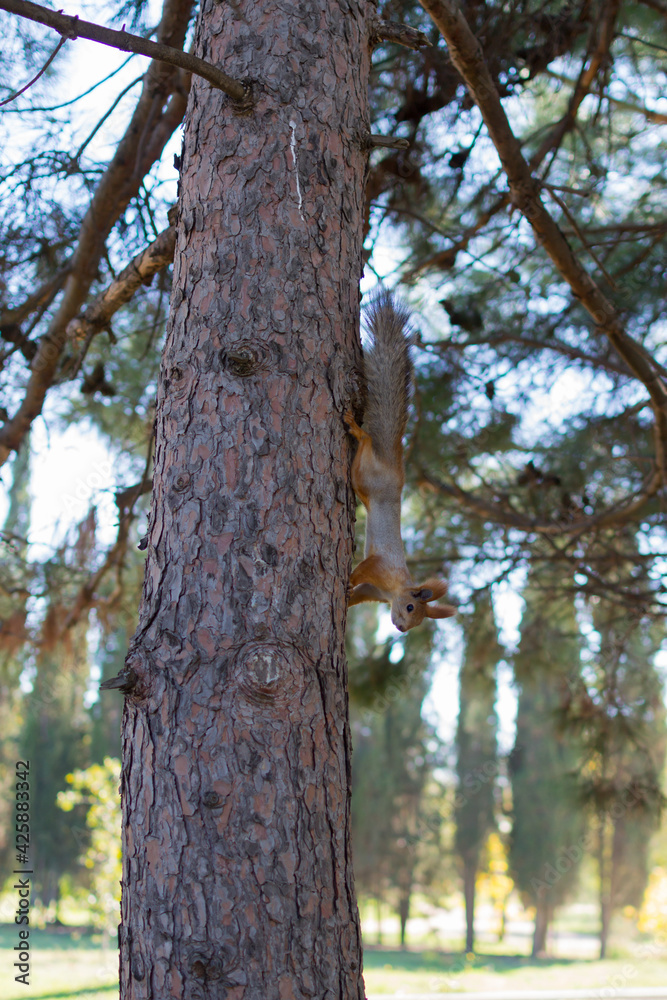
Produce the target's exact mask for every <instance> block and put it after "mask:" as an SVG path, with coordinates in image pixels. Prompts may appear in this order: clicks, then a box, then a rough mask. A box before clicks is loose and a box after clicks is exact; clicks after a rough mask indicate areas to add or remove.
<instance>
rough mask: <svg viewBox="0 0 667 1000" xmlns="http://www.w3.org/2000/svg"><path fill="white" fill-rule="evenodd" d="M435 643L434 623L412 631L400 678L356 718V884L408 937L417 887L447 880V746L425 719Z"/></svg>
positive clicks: (437, 888) (432, 888) (431, 887)
mask: <svg viewBox="0 0 667 1000" xmlns="http://www.w3.org/2000/svg"><path fill="white" fill-rule="evenodd" d="M432 644H433V629H432V628H430V627H427V628H424V629H422V630H419V629H415V630H414V631H412V632H409V633H408V634H407V635H406V636H405V639H404V640H403V649H404V654H403V657H402V658H401V660H400V661H398V665H400V667H401V679H400V680H399V681H395V682H393V684H391V685H389V686H387V685H386V684H384V685H383V687H382V690H383V694H382V696H381V697H379V698H376V699H375V700H374V701H373V702H372V706H373V707H372V708H366V709H365V710H364V711H359V710H357V711H355V712H354V713H353V717H352V734H353V746H354V754H353V758H352V841H353V848H354V859H355V881H356V885H357V889H358V891H359V892H360V893H361V894H362V895H364V896H366V897H369V898H375V899H381V900H387V901H389V902H391V904H392V905H393V906H394V907H395V908H396V910H397V912H398V913H399V916H400V918H401V924H402V935H403V936H404V933H405V921H406V920H407V917H408V913H409V906H410V898H411V895H412V894H413V892H414V891H415V890H416V888H417V887H418V888H419V890H420V891H421V892H425V893H426V894H429V893H431V894H434V895H435V896H436V897H437V896H439V895H440V893H441V892H442V891H443V889H444V887H445V886H446V885H448V878H449V873H448V863H447V859H446V857H445V855H444V845H443V835H444V831H445V818H444V806H445V794H444V790H443V788H442V787H441V786H440V785H439V784H438V782H437V781H436V779H435V776H434V770H435V769H436V768H437V766H438V765H439V764H440V763H441V748H440V744H439V741H438V738H437V736H436V733H435V730H434V728H433V726H431V725H429V724H428V723H427V722H425V721H424V719H423V718H422V702H423V699H424V696H425V694H426V691H427V688H428V670H429V659H430V654H431V650H432ZM395 645H397V644H395ZM389 662H391V661H389ZM395 665H396V664H395ZM358 669H360V670H361V671H362V672H365V671H366V669H367V668H366V666H365V664H364V663H363V661H362V662H361V663H360V664H357V663H353V664H352V667H351V676H352V677H354V675H355V673H356V671H357V670H358ZM352 690H354V685H352ZM362 704H363V702H362Z"/></svg>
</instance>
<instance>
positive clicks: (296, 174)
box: [289, 121, 306, 222]
mask: <svg viewBox="0 0 667 1000" xmlns="http://www.w3.org/2000/svg"><path fill="white" fill-rule="evenodd" d="M289 127H290V131H291V133H292V138H291V139H290V144H289V145H290V152H291V154H292V161H293V163H294V177H295V178H296V196H297V198H298V199H299V215H300V216H301V218H302V219H303V221H304V222H305V221H306V218H305V216H304V214H303V198H302V197H301V185H300V184H299V163H298V161H297V156H296V122H295V121H290V123H289Z"/></svg>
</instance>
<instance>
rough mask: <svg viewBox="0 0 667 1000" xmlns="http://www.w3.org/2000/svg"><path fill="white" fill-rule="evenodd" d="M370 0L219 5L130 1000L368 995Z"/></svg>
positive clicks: (181, 302) (205, 52)
mask: <svg viewBox="0 0 667 1000" xmlns="http://www.w3.org/2000/svg"><path fill="white" fill-rule="evenodd" d="M372 12H373V7H372V6H371V4H370V3H366V2H365V0H360V2H359V3H356V2H355V3H352V2H350V3H349V4H348V3H347V2H345V0H338V2H336V3H334V2H332V0H309V2H308V3H294V4H279V3H274V2H271V0H269V2H267V3H262V4H257V3H254V2H251V0H235V2H234V3H230V4H219V3H214V2H212V0H209V2H205V3H204V4H203V5H202V12H201V14H200V19H199V22H198V25H197V30H196V38H195V42H196V44H195V52H196V53H197V54H198V55H200V56H203V57H204V58H206V59H207V60H209V61H210V62H212V63H214V64H216V65H220V66H221V67H223V68H224V70H225V72H227V73H228V74H230V75H232V76H234V77H236V78H237V79H248V78H250V79H251V80H252V81H253V96H254V99H255V102H256V103H255V106H254V109H253V110H252V112H251V113H250V114H247V115H245V116H243V115H240V114H237V113H235V112H234V110H233V108H232V106H231V104H230V101H229V99H228V98H226V97H225V96H224V95H223V94H222V93H221V92H220V91H217V90H214V89H212V88H211V87H210V86H209V85H208V84H207V83H205V82H203V81H201V80H199V79H196V80H193V85H192V92H191V95H190V102H189V106H188V114H187V122H186V132H185V137H184V144H183V157H182V167H181V193H180V203H179V209H180V213H179V223H178V243H177V251H176V256H175V268H174V287H173V292H172V301H171V315H170V322H169V329H168V334H167V343H166V347H165V353H164V358H163V365H162V372H161V377H160V384H159V390H158V409H157V438H156V441H157V444H156V457H155V476H154V496H153V509H152V513H151V519H150V524H149V536H148V541H149V545H148V551H147V556H148V562H147V566H146V577H145V584H144V597H143V602H142V607H141V611H140V620H139V628H138V630H137V633H136V635H135V637H134V639H133V641H132V643H131V645H130V652H129V654H128V660H127V667H126V670H127V674H126V677H127V685H128V688H131V690H130V692H129V694H128V696H127V698H126V704H125V712H124V720H123V743H124V763H123V778H122V790H123V834H124V873H123V902H122V926H121V997H122V998H123V1000H130V998H131V1000H139V998H145V1000H148V998H157V997H160V998H164V1000H166V998H168V997H179V998H180V997H183V998H188V1000H190V998H202V1000H204V998H205V1000H208V998H216V1000H217V998H222V997H224V998H225V1000H240V998H243V1000H274V998H275V1000H282V998H295V1000H297V998H298V1000H301V998H303V1000H305V998H312V997H324V996H326V997H327V998H334V997H336V998H341V1000H342V998H345V1000H348V998H361V997H363V995H364V990H363V980H362V977H361V945H360V931H359V921H358V913H357V905H356V900H355V895H354V886H353V878H352V870H351V863H350V839H349V776H350V775H349V772H350V735H349V727H348V720H347V674H346V664H345V659H344V648H343V638H344V627H345V614H346V586H347V581H348V577H349V569H350V561H351V554H352V513H353V504H354V501H353V496H352V493H351V489H350V485H349V456H350V450H349V447H348V443H347V440H346V435H345V430H344V426H343V422H342V419H341V417H342V413H343V411H344V410H345V408H346V406H347V405H349V404H350V402H354V398H353V397H354V391H355V378H354V363H355V361H356V360H358V356H357V351H358V334H357V330H358V302H359V290H358V283H359V277H360V271H361V230H362V225H361V224H362V204H363V176H364V170H365V166H366V151H365V144H364V134H363V133H364V129H367V121H368V114H367V107H366V89H367V77H368V70H369V45H368V36H369V28H370V24H369V19H370V15H371V14H372Z"/></svg>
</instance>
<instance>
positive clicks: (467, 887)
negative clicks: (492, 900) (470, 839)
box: [463, 852, 478, 952]
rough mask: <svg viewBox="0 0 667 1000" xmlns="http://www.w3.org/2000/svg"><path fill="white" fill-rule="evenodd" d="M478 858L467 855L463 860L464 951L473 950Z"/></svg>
mask: <svg viewBox="0 0 667 1000" xmlns="http://www.w3.org/2000/svg"><path fill="white" fill-rule="evenodd" d="M477 865H478V858H477V853H476V852H475V856H474V857H470V856H469V855H468V856H467V857H465V858H464V861H463V897H464V899H465V907H466V951H467V952H468V951H474V950H475V879H476V877H477Z"/></svg>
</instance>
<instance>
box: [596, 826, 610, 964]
mask: <svg viewBox="0 0 667 1000" xmlns="http://www.w3.org/2000/svg"><path fill="white" fill-rule="evenodd" d="M612 837H613V825H612V822H611V820H610V818H609V817H608V816H606V815H605V813H603V812H602V813H601V814H600V816H599V827H598V838H599V839H598V870H599V876H600V958H601V959H603V958H606V957H607V943H608V941H609V928H610V926H611V914H612V898H613V893H612V874H613V865H612V857H611V854H612Z"/></svg>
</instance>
